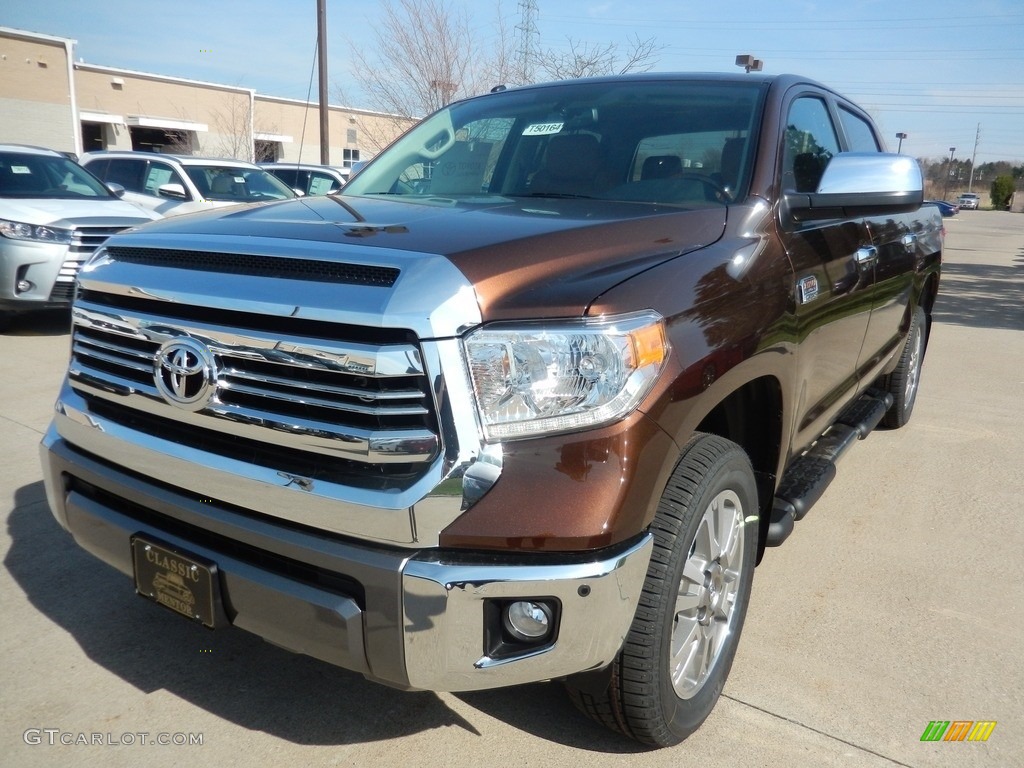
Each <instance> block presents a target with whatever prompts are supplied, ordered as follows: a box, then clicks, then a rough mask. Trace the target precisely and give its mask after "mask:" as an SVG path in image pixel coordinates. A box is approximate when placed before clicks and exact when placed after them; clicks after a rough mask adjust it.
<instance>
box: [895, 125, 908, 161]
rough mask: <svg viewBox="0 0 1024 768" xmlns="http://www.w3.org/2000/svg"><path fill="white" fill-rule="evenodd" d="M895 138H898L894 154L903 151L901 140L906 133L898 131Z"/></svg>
mask: <svg viewBox="0 0 1024 768" xmlns="http://www.w3.org/2000/svg"><path fill="white" fill-rule="evenodd" d="M896 138H897V139H899V140H900V144H899V146H898V147H896V154H897V155H898V154H900V153H901V152H902V151H903V140H904V139H905V138H907V134H905V133H904V132H903V131H900V132H899V133H897V134H896Z"/></svg>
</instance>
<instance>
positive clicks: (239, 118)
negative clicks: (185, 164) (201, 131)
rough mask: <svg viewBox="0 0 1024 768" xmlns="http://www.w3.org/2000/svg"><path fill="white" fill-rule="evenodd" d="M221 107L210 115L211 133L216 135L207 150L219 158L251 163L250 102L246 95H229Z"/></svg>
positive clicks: (251, 131)
mask: <svg viewBox="0 0 1024 768" xmlns="http://www.w3.org/2000/svg"><path fill="white" fill-rule="evenodd" d="M221 103H222V106H221V107H220V108H219V109H215V110H213V111H212V112H211V113H210V125H211V127H212V128H213V131H212V133H213V134H215V135H216V137H217V138H216V140H215V141H213V142H212V143H211V145H210V147H209V149H210V150H211V151H212V152H213V153H214V154H215V155H217V156H219V157H233V158H235V159H236V160H248V161H250V162H251V161H252V157H253V130H252V100H251V99H250V98H249V96H248V95H244V96H243V95H241V94H238V95H230V96H226V98H225V99H224V100H223V101H222V102H221Z"/></svg>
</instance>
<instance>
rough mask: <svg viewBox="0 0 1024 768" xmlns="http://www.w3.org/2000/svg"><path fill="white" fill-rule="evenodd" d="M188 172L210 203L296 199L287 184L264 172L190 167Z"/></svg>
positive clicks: (261, 170)
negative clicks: (213, 201) (215, 201)
mask: <svg viewBox="0 0 1024 768" xmlns="http://www.w3.org/2000/svg"><path fill="white" fill-rule="evenodd" d="M185 172H186V173H187V174H188V176H189V178H190V179H192V182H193V183H194V184H195V185H196V187H197V188H198V189H199V192H200V193H201V194H202V196H203V197H204V198H206V199H207V200H218V201H227V202H233V203H252V202H255V201H257V200H284V199H286V198H289V197H295V193H294V192H293V191H292V190H291V188H289V187H288V185H287V184H285V183H284V182H282V181H281V180H280V179H278V178H277V177H275V176H274V175H273V174H271V173H267V172H266V171H264V170H263V169H262V168H232V167H231V166H227V165H186V166H185Z"/></svg>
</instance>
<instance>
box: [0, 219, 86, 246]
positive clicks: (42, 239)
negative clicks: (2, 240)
mask: <svg viewBox="0 0 1024 768" xmlns="http://www.w3.org/2000/svg"><path fill="white" fill-rule="evenodd" d="M0 235H3V236H4V237H9V238H10V239H11V240H33V241H35V242H38V243H63V244H65V245H66V244H68V243H70V242H71V230H70V229H58V228H57V227H41V226H38V225H36V224H24V223H22V222H20V221H9V220H8V219H0Z"/></svg>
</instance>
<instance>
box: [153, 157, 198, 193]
mask: <svg viewBox="0 0 1024 768" xmlns="http://www.w3.org/2000/svg"><path fill="white" fill-rule="evenodd" d="M164 184H178V185H180V186H181V188H182V189H183V190H185V192H186V193H187V192H188V188H187V187H186V186H185V182H184V180H183V179H182V178H181V176H179V175H178V173H177V171H175V170H174V169H173V168H171V167H170V166H169V165H165V164H164V163H150V164H149V168H148V169H147V171H146V181H145V184H144V189H145V192H146V194H147V195H159V194H160V187H162V186H163V185H164Z"/></svg>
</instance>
